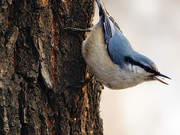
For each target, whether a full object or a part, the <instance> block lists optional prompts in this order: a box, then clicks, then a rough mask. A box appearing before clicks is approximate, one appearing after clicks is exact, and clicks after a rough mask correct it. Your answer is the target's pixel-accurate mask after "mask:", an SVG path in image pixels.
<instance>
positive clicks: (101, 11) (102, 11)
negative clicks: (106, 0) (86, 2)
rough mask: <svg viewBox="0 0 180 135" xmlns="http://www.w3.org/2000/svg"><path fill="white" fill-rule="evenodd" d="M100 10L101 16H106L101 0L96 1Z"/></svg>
mask: <svg viewBox="0 0 180 135" xmlns="http://www.w3.org/2000/svg"><path fill="white" fill-rule="evenodd" d="M96 2H97V5H98V8H99V16H103V15H104V9H103V8H102V5H101V2H100V1H99V0H96Z"/></svg>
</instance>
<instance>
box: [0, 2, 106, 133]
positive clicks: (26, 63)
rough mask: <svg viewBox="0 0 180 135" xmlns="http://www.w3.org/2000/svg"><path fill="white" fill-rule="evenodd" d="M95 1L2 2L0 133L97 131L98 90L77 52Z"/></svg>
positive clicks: (0, 14) (100, 124) (90, 18)
mask: <svg viewBox="0 0 180 135" xmlns="http://www.w3.org/2000/svg"><path fill="white" fill-rule="evenodd" d="M93 13H94V1H93V0H73V1H70V0H1V1H0V135H20V134H22V135H40V134H41V135H80V134H82V135H86V134H88V135H101V134H103V133H102V132H103V129H102V120H101V118H100V116H99V102H100V95H101V88H100V85H99V83H98V82H96V81H95V79H92V80H91V81H90V82H89V83H88V85H86V86H85V87H83V88H80V87H75V86H77V85H78V84H79V82H80V81H83V80H85V78H88V77H89V73H88V72H87V70H86V65H85V62H84V60H83V57H82V54H81V44H82V41H83V40H84V38H85V33H84V32H78V31H73V30H71V29H66V28H68V27H74V28H89V27H91V23H92V17H93Z"/></svg>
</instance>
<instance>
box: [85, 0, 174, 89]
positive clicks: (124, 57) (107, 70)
mask: <svg viewBox="0 0 180 135" xmlns="http://www.w3.org/2000/svg"><path fill="white" fill-rule="evenodd" d="M96 2H97V5H98V7H99V16H100V20H99V22H98V23H97V24H96V25H95V26H94V27H93V28H92V30H91V32H90V33H89V35H88V36H87V38H86V40H85V41H84V42H83V45H82V54H83V57H84V59H85V61H86V63H87V65H88V67H89V69H90V71H91V72H92V74H93V75H95V76H96V78H97V80H99V81H100V82H101V83H103V84H104V85H105V86H107V87H109V88H111V89H124V88H128V87H132V86H135V85H137V84H139V83H142V82H144V81H150V80H158V81H160V82H162V83H165V82H164V81H162V80H161V79H159V78H158V77H163V78H168V79H170V78H169V77H167V76H165V75H163V74H161V73H160V72H159V71H158V70H157V67H156V65H155V64H154V62H153V61H151V60H150V59H149V58H147V57H146V56H144V55H142V54H140V53H138V52H137V51H135V50H134V49H133V48H132V46H131V44H130V42H129V41H128V39H127V38H126V37H125V36H124V35H123V34H122V32H121V30H120V29H119V27H118V25H117V23H116V22H115V21H114V19H113V18H112V17H111V16H109V14H108V13H107V11H106V10H105V9H103V8H102V5H101V3H100V2H99V0H96ZM165 84H167V83H165Z"/></svg>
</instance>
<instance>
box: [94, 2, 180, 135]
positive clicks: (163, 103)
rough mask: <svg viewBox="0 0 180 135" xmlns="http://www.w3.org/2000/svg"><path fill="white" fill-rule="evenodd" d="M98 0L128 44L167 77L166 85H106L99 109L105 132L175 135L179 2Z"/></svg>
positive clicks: (178, 133)
mask: <svg viewBox="0 0 180 135" xmlns="http://www.w3.org/2000/svg"><path fill="white" fill-rule="evenodd" d="M102 1H103V3H104V5H105V6H106V8H107V10H108V12H109V13H110V15H111V16H113V18H114V19H115V20H116V22H117V23H118V24H119V26H120V28H121V30H122V31H123V33H124V35H125V36H126V37H127V38H128V39H129V41H130V42H131V44H132V46H133V48H134V49H136V50H138V52H140V53H142V54H144V55H146V56H148V57H149V58H151V59H152V60H153V61H154V62H155V63H156V65H157V66H158V68H159V70H160V71H161V72H162V73H163V74H165V75H167V76H169V77H171V78H172V80H171V81H168V80H167V81H168V83H169V84H170V85H164V84H161V83H160V82H147V83H143V84H140V85H138V86H136V87H133V88H128V89H124V90H119V91H114V90H109V89H108V88H105V89H104V90H103V91H102V97H101V107H100V110H101V118H103V123H104V134H105V135H180V60H179V59H180V0H102ZM97 21H98V10H97V7H96V17H95V20H94V23H96V22H97Z"/></svg>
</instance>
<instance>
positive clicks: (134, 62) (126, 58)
mask: <svg viewBox="0 0 180 135" xmlns="http://www.w3.org/2000/svg"><path fill="white" fill-rule="evenodd" d="M124 61H125V62H127V63H130V64H132V65H136V66H139V67H141V68H143V69H144V70H145V71H147V72H149V73H154V74H155V75H158V74H159V72H157V71H155V70H154V69H152V68H150V67H148V66H145V65H143V64H141V63H140V62H137V61H135V60H133V59H132V58H131V57H129V56H127V57H125V58H124Z"/></svg>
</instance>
